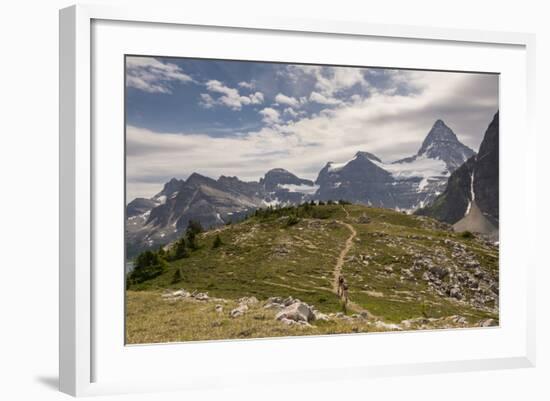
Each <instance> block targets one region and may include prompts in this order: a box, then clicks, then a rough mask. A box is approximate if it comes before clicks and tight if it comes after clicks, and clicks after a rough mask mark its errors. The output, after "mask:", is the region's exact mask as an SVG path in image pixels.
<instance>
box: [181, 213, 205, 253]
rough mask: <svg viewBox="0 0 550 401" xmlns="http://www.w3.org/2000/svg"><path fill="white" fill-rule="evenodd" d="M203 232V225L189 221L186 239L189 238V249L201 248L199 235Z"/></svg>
mask: <svg viewBox="0 0 550 401" xmlns="http://www.w3.org/2000/svg"><path fill="white" fill-rule="evenodd" d="M201 232H202V226H201V223H199V222H198V221H195V220H189V223H188V224H187V230H186V232H185V233H186V237H187V245H188V247H189V249H191V250H196V249H198V247H199V244H198V243H197V234H199V233H201Z"/></svg>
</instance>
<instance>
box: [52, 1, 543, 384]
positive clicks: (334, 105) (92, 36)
mask: <svg viewBox="0 0 550 401" xmlns="http://www.w3.org/2000/svg"><path fill="white" fill-rule="evenodd" d="M533 47H534V38H533V37H532V36H530V35H526V34H508V33H495V32H475V31H461V30H446V29H433V28H431V29H428V28H420V27H400V26H377V25H371V24H367V23H349V22H329V21H313V20H311V21H303V20H299V21H298V20H292V19H285V20H280V19H271V18H265V19H262V18H252V17H250V19H246V18H244V19H243V20H242V21H229V20H227V21H225V20H223V19H216V18H212V17H208V16H199V15H196V16H191V15H183V14H180V13H178V12H172V13H167V12H160V11H156V13H155V12H153V10H149V9H139V8H135V9H112V8H108V7H103V6H102V7H96V6H74V7H70V8H67V9H64V10H62V11H61V13H60V49H61V54H60V99H61V104H60V108H61V112H60V135H61V140H60V157H61V160H60V180H61V181H60V182H61V196H60V199H61V221H60V232H61V234H60V235H61V238H60V241H61V257H60V259H61V261H60V387H61V390H62V391H64V392H67V393H70V394H73V395H90V394H107V393H117V392H124V393H126V392H140V391H155V390H163V391H165V390H167V389H168V390H170V389H173V390H177V389H179V390H182V389H200V388H209V387H212V386H234V385H238V380H236V379H237V378H238V377H239V376H242V375H243V374H245V375H247V377H249V378H250V380H251V381H252V382H254V383H258V384H266V385H269V384H270V383H271V384H275V382H276V381H279V380H283V379H284V380H290V381H292V380H297V379H299V380H311V381H314V380H326V379H327V378H328V377H330V378H334V379H337V378H340V377H344V376H347V377H349V375H350V373H351V374H352V375H353V377H355V378H357V380H360V379H361V378H367V377H374V376H380V375H399V374H403V373H404V372H407V373H411V372H413V373H423V372H426V373H429V372H438V371H465V370H474V369H498V368H509V367H528V366H533V364H534V355H535V343H534V285H533V280H534V278H533V276H532V268H533V266H534V264H535V262H536V261H535V260H534V259H533V258H534V257H533V256H530V255H534V253H532V252H530V248H531V246H532V245H531V244H532V242H531V241H530V240H529V236H528V235H526V234H525V233H529V232H534V230H533V225H534V218H535V217H534V216H535V215H536V214H535V213H536V212H535V207H534V205H533V201H532V199H533V194H534V186H535V182H534V178H533V175H532V174H531V172H532V171H533V170H534V163H535V161H534V150H533V146H534V143H535V141H534V134H533V133H532V132H531V128H530V121H531V120H530V113H531V111H532V110H533V105H532V97H533V85H534V75H533V74H534V72H533V57H534V54H533ZM182 361H185V362H184V363H182Z"/></svg>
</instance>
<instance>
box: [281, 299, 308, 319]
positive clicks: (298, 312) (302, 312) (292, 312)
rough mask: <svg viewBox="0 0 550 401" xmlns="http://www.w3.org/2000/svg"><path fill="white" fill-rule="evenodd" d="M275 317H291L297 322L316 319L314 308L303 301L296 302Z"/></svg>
mask: <svg viewBox="0 0 550 401" xmlns="http://www.w3.org/2000/svg"><path fill="white" fill-rule="evenodd" d="M275 319H277V320H281V319H290V320H294V321H295V322H310V321H313V320H315V314H314V313H313V310H312V308H311V307H310V306H309V305H308V304H306V303H303V302H295V303H293V304H291V305H289V306H287V307H286V308H284V309H283V310H282V311H280V312H279V313H277V315H276V316H275Z"/></svg>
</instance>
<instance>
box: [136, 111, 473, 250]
mask: <svg viewBox="0 0 550 401" xmlns="http://www.w3.org/2000/svg"><path fill="white" fill-rule="evenodd" d="M473 155H475V152H474V151H473V150H471V149H470V148H468V147H467V146H465V145H463V144H462V143H461V142H460V141H459V140H458V138H457V137H456V135H455V134H454V132H453V131H452V130H451V129H450V128H449V127H448V126H447V125H446V124H445V123H444V122H443V121H442V120H437V121H436V122H435V123H434V125H433V126H432V128H431V129H430V131H429V132H428V134H427V136H426V137H425V139H424V141H423V142H422V144H421V146H420V148H419V150H418V152H417V153H416V154H415V155H413V156H410V157H408V158H404V159H400V160H397V161H394V162H383V161H382V160H381V159H380V158H379V157H377V156H376V155H374V154H372V153H369V152H365V151H359V152H357V153H356V154H355V156H354V157H353V158H352V159H351V160H349V161H347V162H344V163H334V162H328V163H327V164H326V165H325V166H324V167H323V168H322V169H321V171H320V172H319V174H318V177H317V179H316V180H315V182H313V181H311V180H308V179H304V178H300V177H298V176H296V175H294V174H293V173H291V172H289V171H287V170H285V169H282V168H276V169H272V170H269V171H268V172H267V173H266V174H265V175H264V177H262V178H261V179H260V180H259V181H252V182H246V181H242V180H240V179H239V178H238V177H227V176H223V175H222V176H220V177H219V178H218V179H217V180H215V179H212V178H209V177H205V176H203V175H200V174H198V173H193V174H191V175H190V176H189V177H188V178H187V179H186V180H180V179H176V178H172V179H171V180H170V181H168V182H167V183H166V184H165V185H164V187H163V189H162V191H160V192H159V193H158V194H156V195H155V196H153V197H152V198H151V199H145V198H137V199H135V200H133V201H132V202H130V203H129V204H128V206H127V210H126V215H127V216H126V217H127V225H126V226H127V227H126V238H127V256H128V257H131V256H133V255H135V253H136V252H139V251H141V250H143V249H147V248H151V247H156V246H158V245H160V244H163V243H167V242H170V241H172V240H174V239H175V238H177V237H179V236H180V235H181V233H182V232H183V231H184V230H185V228H186V227H187V224H188V223H189V221H190V220H197V221H199V222H200V223H201V224H202V225H203V226H204V227H205V228H209V227H215V226H220V225H224V224H227V223H229V222H234V221H239V220H241V219H242V218H243V217H244V216H246V215H247V214H248V213H250V212H252V211H254V210H255V209H258V208H262V207H269V206H277V205H292V204H299V203H302V202H304V201H311V200H316V201H328V200H346V201H348V202H352V203H358V204H365V205H370V206H375V207H384V208H390V209H395V210H402V211H409V212H412V211H414V210H416V209H418V208H422V207H424V206H425V205H428V204H430V203H431V202H432V201H433V200H434V199H435V198H436V197H437V196H438V195H440V194H441V193H443V191H444V190H445V188H446V186H447V180H448V178H449V176H450V175H451V174H452V173H454V172H455V170H456V169H457V167H458V166H460V165H461V164H462V163H464V162H465V161H466V160H468V158H471V157H472V156H473Z"/></svg>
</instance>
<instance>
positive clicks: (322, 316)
mask: <svg viewBox="0 0 550 401" xmlns="http://www.w3.org/2000/svg"><path fill="white" fill-rule="evenodd" d="M313 314H314V315H315V320H322V321H324V322H326V321H328V320H330V318H329V317H328V315H325V314H324V313H321V312H319V311H318V310H316V311H313Z"/></svg>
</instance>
